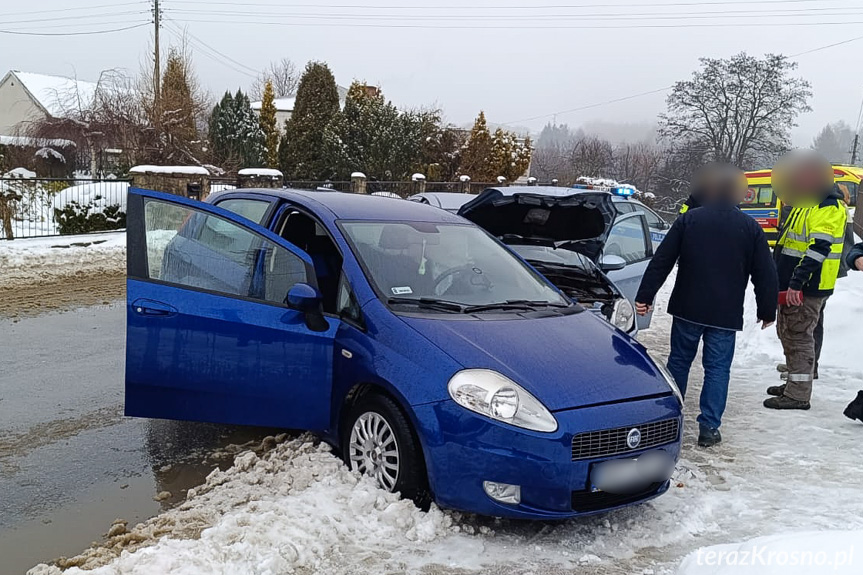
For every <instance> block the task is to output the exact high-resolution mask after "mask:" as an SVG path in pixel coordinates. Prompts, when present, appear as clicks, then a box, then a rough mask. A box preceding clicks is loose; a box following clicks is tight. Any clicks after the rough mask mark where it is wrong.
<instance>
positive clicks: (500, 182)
mask: <svg viewBox="0 0 863 575" xmlns="http://www.w3.org/2000/svg"><path fill="white" fill-rule="evenodd" d="M497 185H498V186H505V185H506V178H505V177H504V176H498V177H497Z"/></svg>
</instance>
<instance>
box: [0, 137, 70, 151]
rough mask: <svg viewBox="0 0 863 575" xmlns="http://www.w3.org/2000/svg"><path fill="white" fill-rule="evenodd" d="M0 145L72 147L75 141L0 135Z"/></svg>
mask: <svg viewBox="0 0 863 575" xmlns="http://www.w3.org/2000/svg"><path fill="white" fill-rule="evenodd" d="M0 146H20V147H29V148H37V147H38V148H44V147H46V146H50V147H53V148H67V147H74V146H75V142H73V141H72V140H62V139H60V138H50V139H49V138H27V137H25V136H2V135H0Z"/></svg>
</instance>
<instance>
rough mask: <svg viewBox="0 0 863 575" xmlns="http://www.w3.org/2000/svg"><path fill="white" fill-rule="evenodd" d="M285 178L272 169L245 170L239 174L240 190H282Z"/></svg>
mask: <svg viewBox="0 0 863 575" xmlns="http://www.w3.org/2000/svg"><path fill="white" fill-rule="evenodd" d="M284 181H285V177H284V176H283V175H282V172H280V171H279V170H274V169H272V168H243V169H242V170H240V171H239V172H237V187H238V188H281V187H284Z"/></svg>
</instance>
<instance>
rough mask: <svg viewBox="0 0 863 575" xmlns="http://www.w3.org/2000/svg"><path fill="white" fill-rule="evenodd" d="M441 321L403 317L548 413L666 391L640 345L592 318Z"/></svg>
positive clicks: (494, 317)
mask: <svg viewBox="0 0 863 575" xmlns="http://www.w3.org/2000/svg"><path fill="white" fill-rule="evenodd" d="M444 317H445V316H442V317H441V318H440V319H438V318H429V317H423V318H420V317H408V316H401V319H402V320H403V321H404V322H405V323H407V324H408V325H409V326H411V327H413V328H414V329H415V330H416V331H417V332H419V333H420V334H422V335H423V336H425V337H426V338H427V339H429V340H430V341H431V342H432V343H433V344H434V345H436V346H437V347H438V348H440V349H441V350H442V351H444V352H445V353H447V354H448V355H450V356H451V357H452V358H453V359H455V360H456V361H457V362H458V363H460V364H461V365H462V366H464V367H465V368H484V369H492V370H496V371H498V372H500V373H502V374H503V375H505V376H507V377H509V378H510V379H512V380H513V381H515V382H516V383H518V384H519V385H521V386H522V387H524V388H525V389H527V390H528V391H529V392H530V393H532V394H533V395H534V396H535V397H536V398H537V399H539V400H540V401H542V402H543V404H544V405H545V406H546V407H547V408H548V409H550V410H551V411H560V410H563V409H571V408H577V407H584V406H588V405H595V404H601V403H613V402H618V401H626V400H632V399H637V398H640V397H645V396H655V395H659V394H670V393H671V389H670V388H669V386H668V384H667V383H666V381H665V379H664V378H663V376H662V374H660V373H659V371H658V370H657V369H656V367H655V366H654V364H653V362H652V361H651V360H650V358H649V357H648V356H647V354H646V352H645V351H644V348H643V347H642V346H641V344H639V343H637V342H635V340H632V339H631V338H629V337H628V336H626V335H624V334H622V333H620V332H619V331H617V330H615V329H614V328H612V327H611V326H609V325H608V324H607V323H605V322H604V321H603V320H601V319H599V318H597V317H596V316H594V315H593V314H591V313H586V312H582V313H577V314H572V315H567V316H557V317H545V318H541V319H526V318H522V317H519V316H509V317H507V316H506V315H503V314H480V315H477V316H476V317H478V318H480V319H469V318H462V319H444Z"/></svg>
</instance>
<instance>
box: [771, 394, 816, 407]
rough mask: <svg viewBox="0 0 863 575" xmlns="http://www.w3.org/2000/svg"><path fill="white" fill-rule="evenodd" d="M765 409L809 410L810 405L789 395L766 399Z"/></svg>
mask: <svg viewBox="0 0 863 575" xmlns="http://www.w3.org/2000/svg"><path fill="white" fill-rule="evenodd" d="M764 407H767V408H769V409H809V407H810V405H809V402H808V401H797V400H796V399H791V398H790V397H788V396H787V395H781V396H779V397H771V398H770V399H765V400H764Z"/></svg>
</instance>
